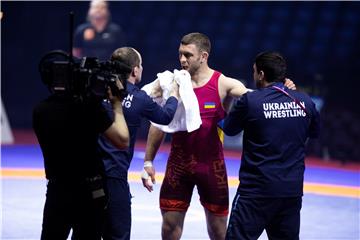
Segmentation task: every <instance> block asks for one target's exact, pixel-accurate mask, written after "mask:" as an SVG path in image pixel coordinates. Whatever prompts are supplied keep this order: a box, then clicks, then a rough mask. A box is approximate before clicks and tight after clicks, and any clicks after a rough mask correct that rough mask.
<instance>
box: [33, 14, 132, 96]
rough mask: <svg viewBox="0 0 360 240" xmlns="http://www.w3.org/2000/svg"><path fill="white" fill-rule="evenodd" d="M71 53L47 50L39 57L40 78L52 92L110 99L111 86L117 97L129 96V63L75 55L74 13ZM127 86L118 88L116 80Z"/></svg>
mask: <svg viewBox="0 0 360 240" xmlns="http://www.w3.org/2000/svg"><path fill="white" fill-rule="evenodd" d="M69 17H70V31H69V32H70V34H69V54H68V53H66V52H65V51H63V50H54V51H51V52H48V53H46V54H45V55H44V56H43V57H42V58H41V60H40V63H39V71H40V75H41V80H42V81H43V83H44V84H45V85H46V86H47V87H48V88H49V90H50V91H51V92H52V93H59V94H68V95H71V96H73V97H75V98H78V99H80V100H84V99H87V98H90V97H95V98H97V99H105V98H107V91H108V88H109V87H110V88H111V92H112V94H113V95H114V96H117V97H119V98H120V99H123V98H125V97H126V95H127V92H126V79H127V77H128V74H130V73H131V70H132V69H131V68H130V66H128V65H126V64H124V63H122V62H120V61H106V62H100V61H99V60H98V59H97V58H94V57H83V58H82V59H77V58H74V57H73V55H72V48H73V32H74V13H73V12H70V15H69ZM117 79H118V80H120V82H121V84H122V85H123V86H124V89H121V90H119V88H118V87H117V86H116V80H117Z"/></svg>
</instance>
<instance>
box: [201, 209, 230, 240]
mask: <svg viewBox="0 0 360 240" xmlns="http://www.w3.org/2000/svg"><path fill="white" fill-rule="evenodd" d="M204 209H205V215H206V223H207V230H208V234H209V237H210V239H211V240H224V239H225V235H226V223H227V216H221V215H216V214H214V213H212V212H210V211H209V210H207V209H206V208H204Z"/></svg>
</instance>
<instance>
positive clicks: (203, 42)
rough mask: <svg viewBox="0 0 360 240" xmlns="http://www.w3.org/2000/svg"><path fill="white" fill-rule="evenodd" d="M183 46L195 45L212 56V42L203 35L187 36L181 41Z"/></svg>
mask: <svg viewBox="0 0 360 240" xmlns="http://www.w3.org/2000/svg"><path fill="white" fill-rule="evenodd" d="M181 44H183V45H188V44H195V46H197V47H198V48H199V50H200V51H205V52H207V53H208V54H209V55H210V50H211V42H210V39H209V38H208V36H206V35H205V34H203V33H198V32H194V33H189V34H186V35H185V36H183V38H182V39H181Z"/></svg>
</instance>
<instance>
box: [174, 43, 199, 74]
mask: <svg viewBox="0 0 360 240" xmlns="http://www.w3.org/2000/svg"><path fill="white" fill-rule="evenodd" d="M179 60H180V64H181V68H182V69H184V70H186V71H188V72H189V73H190V75H191V76H193V75H194V74H195V73H196V72H197V71H198V69H199V68H200V66H201V63H202V62H201V61H202V53H201V51H200V50H199V49H198V47H196V45H195V44H188V45H184V44H180V47H179Z"/></svg>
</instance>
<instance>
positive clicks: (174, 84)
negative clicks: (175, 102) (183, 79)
mask: <svg viewBox="0 0 360 240" xmlns="http://www.w3.org/2000/svg"><path fill="white" fill-rule="evenodd" d="M170 96H173V97H176V99H179V98H180V93H179V85H178V84H177V82H176V81H175V80H173V81H172V82H171V87H170Z"/></svg>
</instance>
